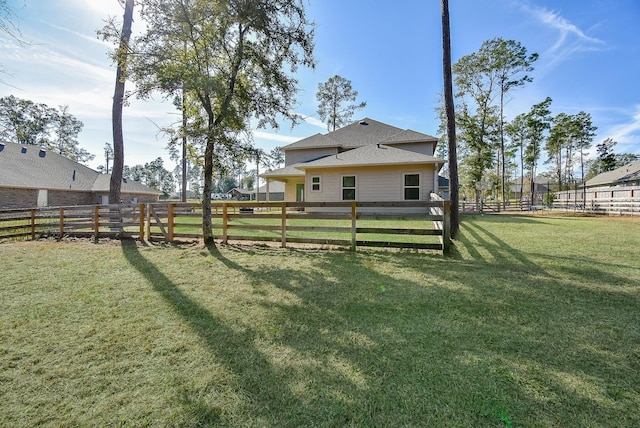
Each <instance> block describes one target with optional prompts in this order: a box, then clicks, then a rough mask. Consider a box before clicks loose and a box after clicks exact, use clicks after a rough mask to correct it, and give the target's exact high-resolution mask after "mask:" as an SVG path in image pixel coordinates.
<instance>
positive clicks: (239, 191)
mask: <svg viewBox="0 0 640 428" xmlns="http://www.w3.org/2000/svg"><path fill="white" fill-rule="evenodd" d="M234 193H239V194H241V195H250V194H251V193H253V192H252V191H251V190H247V189H241V188H239V187H234V188H233V189H231V190H229V191H228V192H227V194H234Z"/></svg>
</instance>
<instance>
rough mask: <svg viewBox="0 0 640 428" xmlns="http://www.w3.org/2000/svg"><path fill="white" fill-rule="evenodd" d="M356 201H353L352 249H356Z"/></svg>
mask: <svg viewBox="0 0 640 428" xmlns="http://www.w3.org/2000/svg"><path fill="white" fill-rule="evenodd" d="M356 216H357V211H356V202H355V201H354V202H351V251H356Z"/></svg>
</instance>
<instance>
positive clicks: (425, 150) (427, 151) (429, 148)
mask: <svg viewBox="0 0 640 428" xmlns="http://www.w3.org/2000/svg"><path fill="white" fill-rule="evenodd" d="M386 145H387V146H390V147H395V148H397V149H401V150H408V151H410V152H415V153H420V154H423V155H427V156H433V146H434V143H404V144H393V143H392V144H386Z"/></svg>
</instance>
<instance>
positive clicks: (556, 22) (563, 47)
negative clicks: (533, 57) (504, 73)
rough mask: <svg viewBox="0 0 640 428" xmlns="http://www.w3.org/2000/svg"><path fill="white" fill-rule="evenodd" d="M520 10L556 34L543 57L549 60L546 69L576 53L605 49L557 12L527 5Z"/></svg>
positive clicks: (602, 44) (603, 43)
mask: <svg viewBox="0 0 640 428" xmlns="http://www.w3.org/2000/svg"><path fill="white" fill-rule="evenodd" d="M522 9H523V10H524V11H525V12H526V13H528V14H530V15H532V16H533V17H534V18H535V19H537V20H538V21H539V22H541V23H542V24H543V25H544V26H545V27H547V28H549V29H551V30H553V31H554V32H555V33H556V34H557V35H556V38H555V42H554V43H553V45H552V46H551V47H549V48H548V49H547V52H546V53H545V55H543V58H548V59H549V63H548V65H547V67H548V68H551V67H552V66H555V65H557V64H558V63H560V62H562V61H564V60H566V59H567V58H569V57H570V56H571V55H572V54H574V53H576V52H584V51H592V50H602V49H604V48H606V43H605V41H603V40H600V39H598V38H595V37H591V36H589V35H587V34H586V33H585V32H584V31H583V30H581V29H580V28H579V27H578V26H576V25H575V24H572V23H571V22H570V21H569V20H568V19H566V18H565V17H563V16H562V15H560V14H559V13H558V12H555V11H551V10H548V9H546V8H544V7H537V6H531V5H529V4H523V5H522Z"/></svg>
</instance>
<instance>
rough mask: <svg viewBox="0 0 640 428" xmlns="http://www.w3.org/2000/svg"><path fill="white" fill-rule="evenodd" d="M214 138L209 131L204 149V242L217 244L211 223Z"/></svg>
mask: <svg viewBox="0 0 640 428" xmlns="http://www.w3.org/2000/svg"><path fill="white" fill-rule="evenodd" d="M213 149H214V139H213V135H211V131H209V133H208V135H207V146H206V148H205V151H204V187H203V189H202V237H203V238H204V244H205V245H207V246H209V245H212V246H215V241H214V239H213V224H212V223H211V187H212V185H213Z"/></svg>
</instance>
